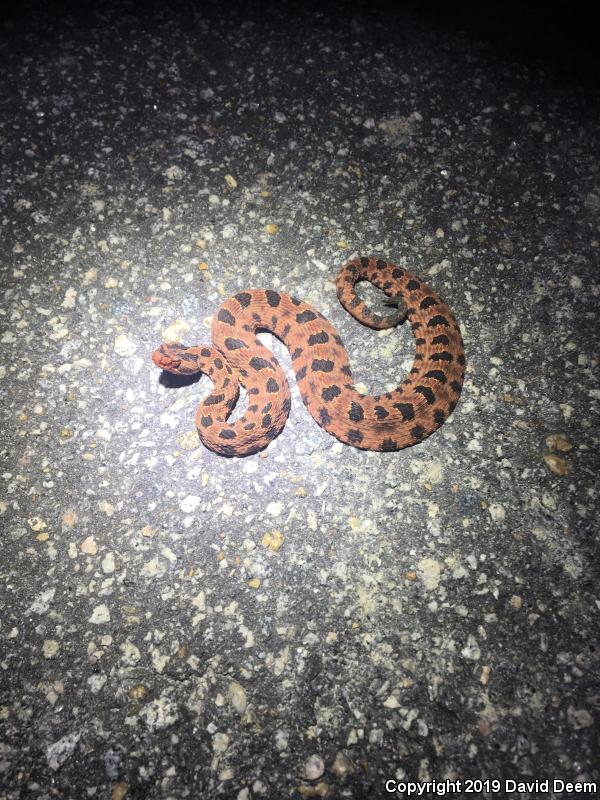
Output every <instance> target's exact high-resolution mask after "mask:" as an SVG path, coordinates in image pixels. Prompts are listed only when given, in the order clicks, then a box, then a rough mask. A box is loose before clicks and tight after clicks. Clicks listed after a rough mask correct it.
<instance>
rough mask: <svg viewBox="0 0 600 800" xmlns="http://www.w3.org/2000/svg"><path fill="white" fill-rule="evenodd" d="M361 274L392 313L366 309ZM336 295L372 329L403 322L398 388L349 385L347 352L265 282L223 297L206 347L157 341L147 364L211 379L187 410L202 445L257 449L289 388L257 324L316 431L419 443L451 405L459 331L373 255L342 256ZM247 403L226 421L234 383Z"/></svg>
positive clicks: (273, 431)
mask: <svg viewBox="0 0 600 800" xmlns="http://www.w3.org/2000/svg"><path fill="white" fill-rule="evenodd" d="M363 280H367V281H370V282H371V283H372V284H374V285H375V286H377V287H378V288H379V289H382V290H383V291H384V292H385V293H386V295H387V296H388V297H389V298H390V299H391V300H390V304H392V305H396V306H397V310H396V311H395V312H394V313H392V314H390V315H388V316H381V315H378V314H375V313H373V312H371V311H370V310H369V308H368V307H366V306H365V303H364V302H363V301H362V300H361V299H360V298H359V296H358V295H357V294H356V292H355V289H354V286H355V284H356V283H357V282H359V281H363ZM336 288H337V296H338V298H339V300H340V302H341V304H342V305H343V306H344V308H345V309H346V310H347V311H348V312H349V313H350V314H352V316H353V317H355V318H356V319H357V320H359V322H362V323H363V324H364V325H367V326H369V327H371V328H375V329H378V330H380V329H383V328H390V327H393V326H394V325H397V324H399V323H401V322H403V321H404V320H405V319H406V318H408V320H409V321H410V324H411V327H412V330H413V333H414V335H415V338H416V353H415V360H414V364H413V367H412V369H411V370H410V373H409V375H408V377H407V378H406V380H404V381H403V382H402V383H401V384H400V385H399V386H398V388H396V389H394V390H393V391H391V392H386V393H385V394H382V395H377V396H371V395H364V394H361V393H360V392H358V391H357V390H356V389H355V388H354V384H353V382H352V373H351V371H350V364H349V360H348V353H347V352H346V348H345V347H344V345H343V343H342V340H341V338H340V336H339V334H338V333H337V331H336V329H335V328H334V327H333V325H332V324H331V323H330V322H329V321H328V320H327V319H326V318H325V317H324V316H323V315H322V314H320V313H319V312H318V311H317V310H316V309H314V308H313V307H312V306H310V305H309V304H308V303H305V302H303V301H302V300H296V299H295V298H293V297H290V296H289V295H287V294H284V293H283V292H276V291H273V290H270V289H249V290H248V291H243V292H239V293H238V294H236V295H234V296H233V297H231V298H230V299H229V300H226V301H225V302H224V303H223V305H221V307H220V308H219V310H218V311H217V313H216V315H215V317H214V318H213V323H212V347H209V346H197V347H185V346H184V345H181V344H175V343H165V344H162V345H160V347H158V348H157V349H156V350H155V351H154V352H153V354H152V359H153V361H154V363H155V364H156V365H157V366H158V367H161V368H162V369H164V370H167V371H168V372H172V373H175V374H176V375H194V374H196V373H204V374H206V375H208V376H209V377H210V378H211V380H212V381H213V383H214V388H213V391H212V392H211V394H209V395H208V397H206V399H205V400H203V401H202V402H201V403H200V405H199V406H198V409H197V411H196V427H197V428H198V434H199V436H200V439H201V440H202V442H203V443H204V444H205V445H206V446H207V447H208V448H210V449H211V450H214V451H215V452H216V453H220V454H221V455H224V456H246V455H250V454H251V453H256V452H258V451H259V450H262V449H263V448H265V447H266V446H267V445H268V444H269V442H270V441H271V440H272V439H274V438H275V437H276V436H278V434H279V433H280V432H281V430H282V429H283V427H284V425H285V422H286V419H287V417H288V413H289V410H290V404H291V400H290V389H289V386H288V382H287V379H286V377H285V374H284V372H283V370H282V369H281V367H280V366H279V363H278V362H277V360H276V359H275V357H274V356H273V355H272V354H271V352H270V351H269V350H268V349H267V348H266V347H265V346H264V345H263V344H262V343H261V342H260V341H258V339H257V338H256V333H257V331H260V330H267V331H270V332H271V333H273V334H274V335H275V336H277V338H279V339H281V341H283V342H284V344H285V345H286V346H287V347H288V349H289V351H290V353H291V357H292V365H293V368H294V372H295V373H296V380H297V381H298V386H299V389H300V394H301V396H302V400H303V401H304V404H305V405H306V407H307V408H308V410H309V411H310V413H311V414H312V416H313V417H314V419H315V420H316V421H317V422H318V424H319V425H320V426H321V427H323V428H325V430H326V431H328V432H329V433H331V434H333V436H335V437H337V438H338V439H339V440H340V441H341V442H345V443H346V444H350V445H352V446H354V447H358V448H361V449H363V450H385V451H390V450H401V449H402V448H404V447H410V446H411V445H413V444H417V443H418V442H422V441H423V440H424V439H426V438H427V437H428V436H429V435H430V434H431V433H433V432H434V431H435V430H436V429H437V428H439V427H440V425H442V423H443V422H444V421H445V420H446V419H447V418H448V416H449V415H450V414H451V413H452V411H453V410H454V408H455V406H456V404H457V402H458V398H459V396H460V392H461V388H462V383H463V379H464V366H465V355H464V349H463V343H462V338H461V335H460V329H459V327H458V324H457V323H456V320H455V318H454V316H453V314H452V312H451V311H450V309H449V308H448V306H447V305H446V303H444V301H443V300H442V299H441V298H440V297H439V296H438V295H437V294H436V293H435V292H434V291H433V290H432V289H431V288H430V287H429V286H427V284H426V283H423V282H422V281H421V280H420V279H419V278H417V277H416V276H415V275H411V274H410V273H409V272H407V271H406V270H405V269H402V268H400V267H397V266H395V265H394V264H390V263H388V262H386V261H383V260H381V259H376V258H356V259H354V260H353V261H350V262H348V263H347V264H346V265H345V266H344V267H343V268H342V269H341V271H340V272H339V274H338V276H337V279H336ZM240 383H241V384H242V385H243V386H244V387H246V390H247V393H248V408H247V410H246V412H245V414H244V415H243V416H242V417H241V418H240V419H238V420H236V421H235V422H233V423H228V422H227V418H228V416H229V414H230V413H231V411H232V409H233V408H234V406H235V404H236V402H237V399H238V395H239V384H240Z"/></svg>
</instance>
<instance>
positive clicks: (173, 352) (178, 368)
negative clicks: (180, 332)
mask: <svg viewBox="0 0 600 800" xmlns="http://www.w3.org/2000/svg"><path fill="white" fill-rule="evenodd" d="M152 361H154V363H155V364H156V366H157V367H160V369H164V370H166V371H167V372H172V373H174V374H175V375H192V374H193V373H195V372H198V365H197V361H196V357H195V356H194V355H193V354H191V353H190V348H188V347H185V346H184V345H182V344H176V343H175V342H168V343H166V344H161V345H160V347H157V348H156V350H155V351H154V352H153V353H152Z"/></svg>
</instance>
